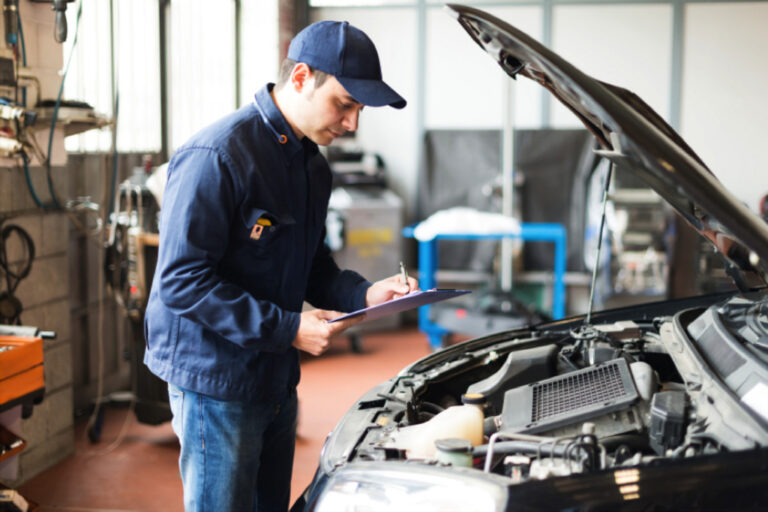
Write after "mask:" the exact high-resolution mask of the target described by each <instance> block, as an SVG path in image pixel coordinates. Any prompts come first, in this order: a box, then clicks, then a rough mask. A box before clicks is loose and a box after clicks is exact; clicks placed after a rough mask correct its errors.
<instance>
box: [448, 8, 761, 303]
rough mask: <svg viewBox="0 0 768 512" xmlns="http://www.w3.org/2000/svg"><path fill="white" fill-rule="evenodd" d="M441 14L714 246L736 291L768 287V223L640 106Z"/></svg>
mask: <svg viewBox="0 0 768 512" xmlns="http://www.w3.org/2000/svg"><path fill="white" fill-rule="evenodd" d="M447 9H448V10H449V11H450V12H451V13H452V14H453V15H454V16H455V17H456V19H457V20H458V22H459V23H460V24H461V26H462V27H463V28H464V29H465V30H466V31H467V33H469V35H470V36H471V37H472V39H473V40H474V41H475V42H476V43H477V44H478V45H479V46H480V47H481V48H483V49H484V50H485V51H486V52H487V53H488V54H489V55H490V56H491V57H492V58H493V59H494V60H495V61H496V62H497V63H498V64H499V66H501V68H502V69H503V70H504V71H505V72H506V73H507V74H508V75H510V76H511V77H512V78H516V77H517V76H518V75H521V76H524V77H526V78H529V79H531V80H534V81H536V82H537V83H539V84H540V85H541V86H543V87H544V88H545V89H547V90H548V91H550V92H551V93H552V94H553V95H554V96H555V97H556V98H557V99H558V100H560V102H562V103H563V104H564V105H565V106H566V107H567V108H568V109H569V110H571V112H573V113H574V114H575V115H576V116H577V117H578V118H579V119H580V120H581V122H582V123H584V126H586V128H587V129H588V130H589V131H590V132H592V134H594V136H595V138H596V139H597V141H598V143H599V144H600V146H601V148H602V149H601V150H599V151H598V152H599V153H600V154H601V155H602V156H604V157H605V158H608V159H609V160H611V161H612V162H614V163H615V164H617V165H618V166H620V167H622V168H624V169H627V170H630V171H631V172H633V173H635V174H636V175H638V176H639V177H640V178H642V179H643V180H644V181H645V182H646V183H647V184H648V185H649V186H650V187H652V188H653V189H654V190H655V191H656V192H657V193H658V194H659V195H661V196H662V197H663V198H664V199H666V200H667V201H668V202H669V203H670V204H671V205H672V207H674V208H675V210H677V212H678V213H680V215H682V216H683V218H684V219H685V220H686V221H687V222H688V223H689V224H690V225H691V226H692V227H693V228H694V229H695V230H696V231H698V232H699V233H700V234H701V235H702V236H703V237H705V238H706V239H708V240H709V241H710V242H711V243H712V244H714V245H715V247H716V248H717V250H718V251H719V252H720V253H721V254H722V255H723V256H724V257H725V260H726V271H727V272H728V273H729V275H730V276H731V277H732V278H733V279H734V281H735V282H736V284H737V286H738V287H739V288H740V289H741V290H743V291H746V290H749V289H753V288H758V287H763V286H766V284H768V224H767V223H765V222H764V221H763V220H762V219H760V217H758V216H757V215H756V214H754V213H753V212H752V211H750V210H749V208H748V207H747V206H745V205H744V204H743V203H742V202H741V201H739V200H738V199H736V198H735V197H734V196H733V195H732V194H731V193H730V192H728V191H727V190H726V189H725V188H724V187H723V185H722V184H721V183H720V182H719V181H718V180H717V178H715V177H714V175H713V174H712V172H711V171H710V170H709V169H708V168H707V166H706V165H705V164H704V162H703V161H702V160H701V159H700V158H699V157H698V156H697V155H696V154H695V153H694V152H693V150H692V149H691V148H690V147H689V146H688V145H687V144H686V143H685V141H684V140H683V139H682V138H681V137H680V135H678V134H677V133H676V132H675V130H674V129H673V128H672V127H671V126H669V125H668V124H667V123H666V122H665V121H664V120H663V119H662V118H661V116H659V115H658V114H657V113H656V112H655V111H654V110H653V109H652V108H651V107H650V106H648V105H647V104H646V103H645V102H644V101H643V100H642V99H640V98H639V97H638V96H637V95H635V94H634V93H632V92H630V91H628V90H626V89H623V88H620V87H616V86H613V85H610V84H607V83H604V82H600V81H598V80H595V79H594V78H592V77H590V76H588V75H586V74H584V73H582V72H581V71H579V70H578V69H576V68H575V67H574V66H573V65H571V64H570V63H568V62H567V61H565V60H564V59H562V58H561V57H560V56H558V55H557V54H555V53H554V52H552V51H551V50H549V49H547V48H546V47H545V46H543V45H542V44H541V43H539V42H538V41H536V40H535V39H533V38H531V37H530V36H528V35H527V34H525V33H523V32H521V31H519V30H517V29H516V28H514V27H512V26H511V25H509V24H507V23H505V22H504V21H502V20H500V19H498V18H495V17H494V16H491V15H490V14H488V13H486V12H483V11H480V10H478V9H474V8H472V7H467V6H461V5H455V4H449V5H447Z"/></svg>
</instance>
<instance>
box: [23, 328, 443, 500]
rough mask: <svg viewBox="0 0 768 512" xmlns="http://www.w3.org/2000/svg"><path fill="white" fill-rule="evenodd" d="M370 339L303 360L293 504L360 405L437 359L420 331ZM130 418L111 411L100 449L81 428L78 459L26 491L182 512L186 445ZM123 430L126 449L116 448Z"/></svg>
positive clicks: (164, 429) (339, 344)
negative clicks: (377, 388)
mask: <svg viewBox="0 0 768 512" xmlns="http://www.w3.org/2000/svg"><path fill="white" fill-rule="evenodd" d="M362 339H363V341H362V348H363V351H362V353H361V354H355V353H353V352H352V351H351V350H350V344H349V342H348V340H347V338H345V337H341V338H338V339H335V340H334V341H333V343H332V345H331V348H330V349H329V350H328V352H326V354H324V355H323V356H321V357H319V358H313V357H306V358H304V359H303V360H302V380H301V383H300V385H299V428H298V436H297V440H296V454H295V461H294V473H293V482H292V490H291V495H292V498H291V503H293V501H294V500H295V499H296V497H297V496H299V495H300V494H301V493H302V491H303V490H304V488H305V487H306V486H307V484H309V482H310V481H311V479H312V476H313V475H314V472H315V468H316V467H317V461H318V457H319V455H320V449H321V448H322V445H323V442H324V441H325V436H326V435H327V434H328V432H330V431H331V430H332V429H333V427H334V426H335V425H336V422H337V421H338V420H339V419H340V418H341V416H342V415H343V414H344V412H345V411H346V410H347V409H348V408H349V407H350V406H351V405H352V404H353V403H354V402H355V400H357V399H358V398H359V397H360V396H361V395H362V394H363V393H364V392H365V391H367V390H368V389H370V388H371V387H373V386H374V385H375V384H377V383H379V382H381V381H383V380H386V379H388V378H390V377H392V376H393V375H395V374H396V373H397V372H398V371H399V370H400V369H402V368H403V367H404V366H405V365H406V364H408V363H410V362H412V361H414V360H415V359H417V358H420V357H423V356H425V355H427V354H429V352H430V350H429V346H428V343H427V339H426V337H425V336H424V335H423V334H421V333H420V332H419V331H418V330H417V329H415V328H408V329H403V330H399V331H393V332H390V333H379V334H369V335H366V336H364V337H363V338H362ZM128 412H129V411H128V409H115V408H112V409H109V410H108V411H107V414H106V419H105V422H104V430H103V433H102V439H101V442H100V443H99V444H98V445H93V444H90V443H89V442H88V439H87V437H86V436H85V425H84V421H80V422H79V423H78V426H77V429H76V455H75V456H73V457H70V458H69V459H67V460H65V461H64V462H62V463H61V464H59V465H57V466H55V467H53V468H51V469H49V470H48V471H45V472H44V473H41V474H40V475H38V476H37V477H35V478H33V479H32V480H30V481H29V482H27V483H26V484H25V485H23V486H22V487H21V488H19V489H18V490H19V491H20V492H21V494H22V495H23V496H25V497H26V498H28V499H30V500H32V501H34V502H36V503H38V504H39V505H40V510H41V511H43V512H46V511H47V512H62V511H66V512H91V511H96V510H98V511H102V512H107V511H108V512H117V511H121V512H122V511H155V510H165V511H169V512H173V511H182V510H183V509H184V507H183V504H182V489H181V480H180V478H179V473H178V466H177V460H178V443H177V440H176V437H175V436H174V434H173V431H172V430H171V425H170V423H165V424H163V425H160V426H156V427H153V426H147V425H142V424H140V423H138V422H137V421H136V419H135V417H134V416H133V415H132V414H128ZM126 418H127V422H126V421H125V420H126ZM121 429H124V433H123V437H122V441H121V442H120V443H119V444H116V443H114V441H115V440H116V439H118V436H119V434H120V431H121Z"/></svg>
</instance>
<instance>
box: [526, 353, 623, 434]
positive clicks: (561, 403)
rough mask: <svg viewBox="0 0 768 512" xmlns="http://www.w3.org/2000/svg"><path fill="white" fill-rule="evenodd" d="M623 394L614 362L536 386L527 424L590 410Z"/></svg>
mask: <svg viewBox="0 0 768 512" xmlns="http://www.w3.org/2000/svg"><path fill="white" fill-rule="evenodd" d="M625 395H626V391H625V389H624V384H623V382H622V380H621V372H620V371H619V366H618V364H616V363H611V364H607V365H605V366H599V367H597V368H590V369H589V371H587V372H584V373H579V374H575V375H567V376H565V377H564V378H562V379H560V380H557V381H552V382H544V383H541V384H536V385H535V386H534V388H533V404H532V407H531V409H532V410H531V421H541V420H543V419H546V418H549V417H552V416H557V415H560V414H564V413H567V412H570V411H573V410H576V409H581V408H584V407H590V406H592V405H597V404H601V403H604V402H606V401H608V400H613V399H615V398H620V397H623V396H625Z"/></svg>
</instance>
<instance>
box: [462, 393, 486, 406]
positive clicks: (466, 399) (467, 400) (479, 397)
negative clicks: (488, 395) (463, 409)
mask: <svg viewBox="0 0 768 512" xmlns="http://www.w3.org/2000/svg"><path fill="white" fill-rule="evenodd" d="M461 403H463V404H465V405H483V404H485V395H483V394H482V393H465V394H463V395H461Z"/></svg>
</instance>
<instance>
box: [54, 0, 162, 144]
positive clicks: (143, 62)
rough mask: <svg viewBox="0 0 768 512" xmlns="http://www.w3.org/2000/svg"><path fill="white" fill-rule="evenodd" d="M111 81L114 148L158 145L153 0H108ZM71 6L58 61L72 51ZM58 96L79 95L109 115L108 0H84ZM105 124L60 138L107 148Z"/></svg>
mask: <svg viewBox="0 0 768 512" xmlns="http://www.w3.org/2000/svg"><path fill="white" fill-rule="evenodd" d="M112 4H113V7H112V8H113V11H112V15H113V26H114V48H115V62H114V74H115V85H116V88H117V91H118V92H119V96H120V105H119V116H118V124H117V149H118V151H120V152H143V151H149V152H154V151H159V150H160V147H161V130H160V96H159V94H157V91H158V90H159V88H160V59H159V56H160V52H159V46H160V45H159V25H158V22H159V16H158V14H159V13H158V2H157V0H133V1H131V2H113V3H112ZM76 20H77V8H76V5H75V4H73V5H72V6H70V8H69V9H67V23H68V26H69V37H68V38H67V41H66V42H65V44H64V45H63V51H64V64H65V65H66V59H67V58H68V57H69V54H70V52H71V51H72V44H73V42H74V40H75V37H74V31H75V27H76V23H77V21H76ZM77 39H78V40H77V47H76V48H75V54H74V55H73V56H72V62H71V64H70V68H69V72H68V75H67V80H66V82H65V84H64V94H63V97H62V99H65V100H78V101H84V102H86V103H88V104H89V105H91V106H92V107H93V108H94V109H95V110H96V112H98V113H101V114H105V115H107V116H109V117H113V114H114V113H113V100H112V94H113V92H112V79H111V76H112V64H111V42H110V5H109V2H103V1H98V0H84V1H83V11H82V16H81V20H80V28H79V31H78V35H77ZM111 140H112V134H111V131H110V130H109V129H103V130H90V131H88V132H84V133H82V134H79V135H74V136H71V137H68V138H67V139H66V148H67V150H68V151H72V152H83V151H108V150H109V149H110V147H111Z"/></svg>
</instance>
